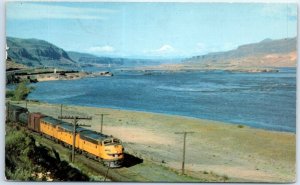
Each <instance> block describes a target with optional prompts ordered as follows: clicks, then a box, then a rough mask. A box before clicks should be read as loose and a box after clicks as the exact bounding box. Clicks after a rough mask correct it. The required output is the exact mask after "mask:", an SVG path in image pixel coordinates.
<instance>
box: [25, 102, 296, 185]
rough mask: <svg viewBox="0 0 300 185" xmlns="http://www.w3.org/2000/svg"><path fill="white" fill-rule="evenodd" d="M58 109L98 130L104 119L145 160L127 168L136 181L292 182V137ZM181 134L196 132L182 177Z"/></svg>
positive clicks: (43, 107) (174, 119) (132, 114)
mask: <svg viewBox="0 0 300 185" xmlns="http://www.w3.org/2000/svg"><path fill="white" fill-rule="evenodd" d="M20 105H23V106H25V102H21V103H20ZM27 106H28V108H29V110H30V111H36V112H42V113H45V114H48V115H51V116H54V117H57V116H59V115H60V105H54V104H47V103H40V102H29V103H28V105H27ZM62 110H63V115H79V116H92V117H93V119H92V121H81V123H82V124H90V125H91V129H93V130H96V131H100V128H101V114H105V116H104V124H103V132H104V133H105V134H108V135H113V136H115V137H117V138H119V139H121V140H122V141H123V144H124V147H125V151H126V152H128V153H130V154H131V155H133V156H135V157H138V158H141V159H143V160H144V162H143V163H140V164H136V165H134V166H132V167H128V168H125V169H128V170H129V171H131V172H136V175H135V176H136V180H137V181H154V182H158V181H160V182H161V181H168V182H170V181H172V182H177V181H178V182H179V181H209V182H216V181H217V182H222V181H226V182H285V183H287V182H294V181H295V164H296V151H295V150H296V137H295V133H287V132H275V131H267V130H262V129H255V128H250V127H247V126H244V125H235V124H229V123H221V122H216V121H209V120H202V119H194V118H188V117H180V116H171V115H163V114H154V113H145V112H136V111H126V110H117V109H106V108H92V107H82V106H66V105H64V106H63V109H62ZM182 131H193V132H194V133H193V134H189V135H188V136H187V140H186V161H185V173H186V175H184V176H182V175H180V172H181V161H182V145H183V136H182V135H178V134H175V132H182ZM163 169H165V170H163ZM122 170H124V168H123V169H122ZM168 173H170V174H172V175H173V178H170V177H171V176H172V175H170V174H168ZM121 174H122V173H121ZM143 174H144V176H143ZM166 174H167V175H166ZM141 177H145V178H146V179H147V180H145V179H144V180H143V178H141Z"/></svg>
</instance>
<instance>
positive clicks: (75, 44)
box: [6, 2, 297, 58]
mask: <svg viewBox="0 0 300 185" xmlns="http://www.w3.org/2000/svg"><path fill="white" fill-rule="evenodd" d="M6 35H7V36H11V37H18V38H36V39H42V40H46V41H48V42H50V43H52V44H55V45H57V46H58V47H61V48H63V49H64V50H66V51H77V52H84V53H91V54H95V55H98V56H111V57H132V58H134V57H137V58H141V57H142V58H176V57H191V56H195V55H203V54H206V53H210V52H218V51H227V50H231V49H235V48H237V47H238V46H239V45H242V44H248V43H255V42H260V41H261V40H264V39H266V38H271V39H282V38H287V37H295V36H297V5H296V4H285V3H281V4H271V3H104V2H94V3H78V2H77V3H71V2H23V3H22V2H8V3H6Z"/></svg>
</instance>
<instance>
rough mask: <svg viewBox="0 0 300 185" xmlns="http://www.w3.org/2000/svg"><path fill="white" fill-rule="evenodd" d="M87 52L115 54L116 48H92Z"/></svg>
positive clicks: (106, 46) (107, 46)
mask: <svg viewBox="0 0 300 185" xmlns="http://www.w3.org/2000/svg"><path fill="white" fill-rule="evenodd" d="M87 51H88V52H91V53H113V52H114V51H115V48H114V47H112V46H109V45H105V46H94V47H90V48H89V49H88V50H87Z"/></svg>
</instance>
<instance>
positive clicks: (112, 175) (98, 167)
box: [23, 128, 150, 182]
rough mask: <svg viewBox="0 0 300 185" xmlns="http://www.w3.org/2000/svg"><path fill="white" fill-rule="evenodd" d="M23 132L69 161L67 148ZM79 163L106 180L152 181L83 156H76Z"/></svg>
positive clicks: (123, 168) (127, 170) (33, 133)
mask: <svg viewBox="0 0 300 185" xmlns="http://www.w3.org/2000/svg"><path fill="white" fill-rule="evenodd" d="M23 130H24V131H25V132H27V133H29V134H31V135H32V136H33V137H34V138H35V139H36V140H38V141H41V142H40V143H39V144H41V145H43V146H45V147H47V148H49V150H53V149H54V148H55V151H56V152H58V153H59V154H60V158H62V159H64V160H66V161H68V154H69V153H70V149H69V148H66V147H64V146H62V145H60V144H58V143H56V142H54V141H52V140H50V139H47V138H44V137H43V136H41V135H40V134H38V133H35V132H32V131H29V130H28V129H26V128H23ZM77 163H80V164H81V165H82V164H83V165H85V166H86V167H87V168H88V169H89V170H91V171H93V172H94V173H96V174H100V175H101V176H103V177H105V176H106V175H107V177H106V179H109V180H111V181H115V182H132V181H139V182H147V181H150V179H148V178H145V177H142V176H140V175H139V174H138V173H136V172H134V171H131V170H130V168H126V167H122V168H109V169H108V167H107V166H104V165H103V164H102V163H100V162H98V161H95V160H93V159H90V158H88V157H86V156H84V155H82V154H76V157H75V164H77ZM107 171H108V173H107Z"/></svg>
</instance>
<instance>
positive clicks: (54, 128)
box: [7, 104, 124, 167]
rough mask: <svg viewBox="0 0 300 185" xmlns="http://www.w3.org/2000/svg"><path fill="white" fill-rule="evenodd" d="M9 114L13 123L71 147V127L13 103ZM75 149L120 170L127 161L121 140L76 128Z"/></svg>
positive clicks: (9, 108)
mask: <svg viewBox="0 0 300 185" xmlns="http://www.w3.org/2000/svg"><path fill="white" fill-rule="evenodd" d="M7 113H8V115H7V117H8V119H9V120H10V121H14V122H19V123H21V124H23V125H24V126H27V127H28V129H30V130H32V131H35V132H38V133H42V134H44V135H46V137H48V138H50V139H53V140H55V141H57V142H60V143H62V144H63V145H65V146H67V147H70V148H71V147H72V145H73V132H74V130H73V129H74V126H73V125H72V124H70V123H67V122H64V121H61V120H58V119H55V118H53V117H50V116H46V115H43V114H41V113H39V112H34V113H30V112H29V111H28V109H26V108H23V107H20V106H16V105H11V104H7ZM75 149H76V151H79V152H81V153H83V154H85V155H87V156H89V157H92V158H94V159H96V160H98V161H101V162H104V164H105V165H107V166H110V167H120V166H121V165H122V162H123V159H124V154H123V152H124V149H123V146H122V143H121V141H120V140H119V139H117V138H115V137H113V136H108V135H104V134H101V133H98V132H95V131H92V130H88V129H85V128H82V127H77V128H76V135H75Z"/></svg>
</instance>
